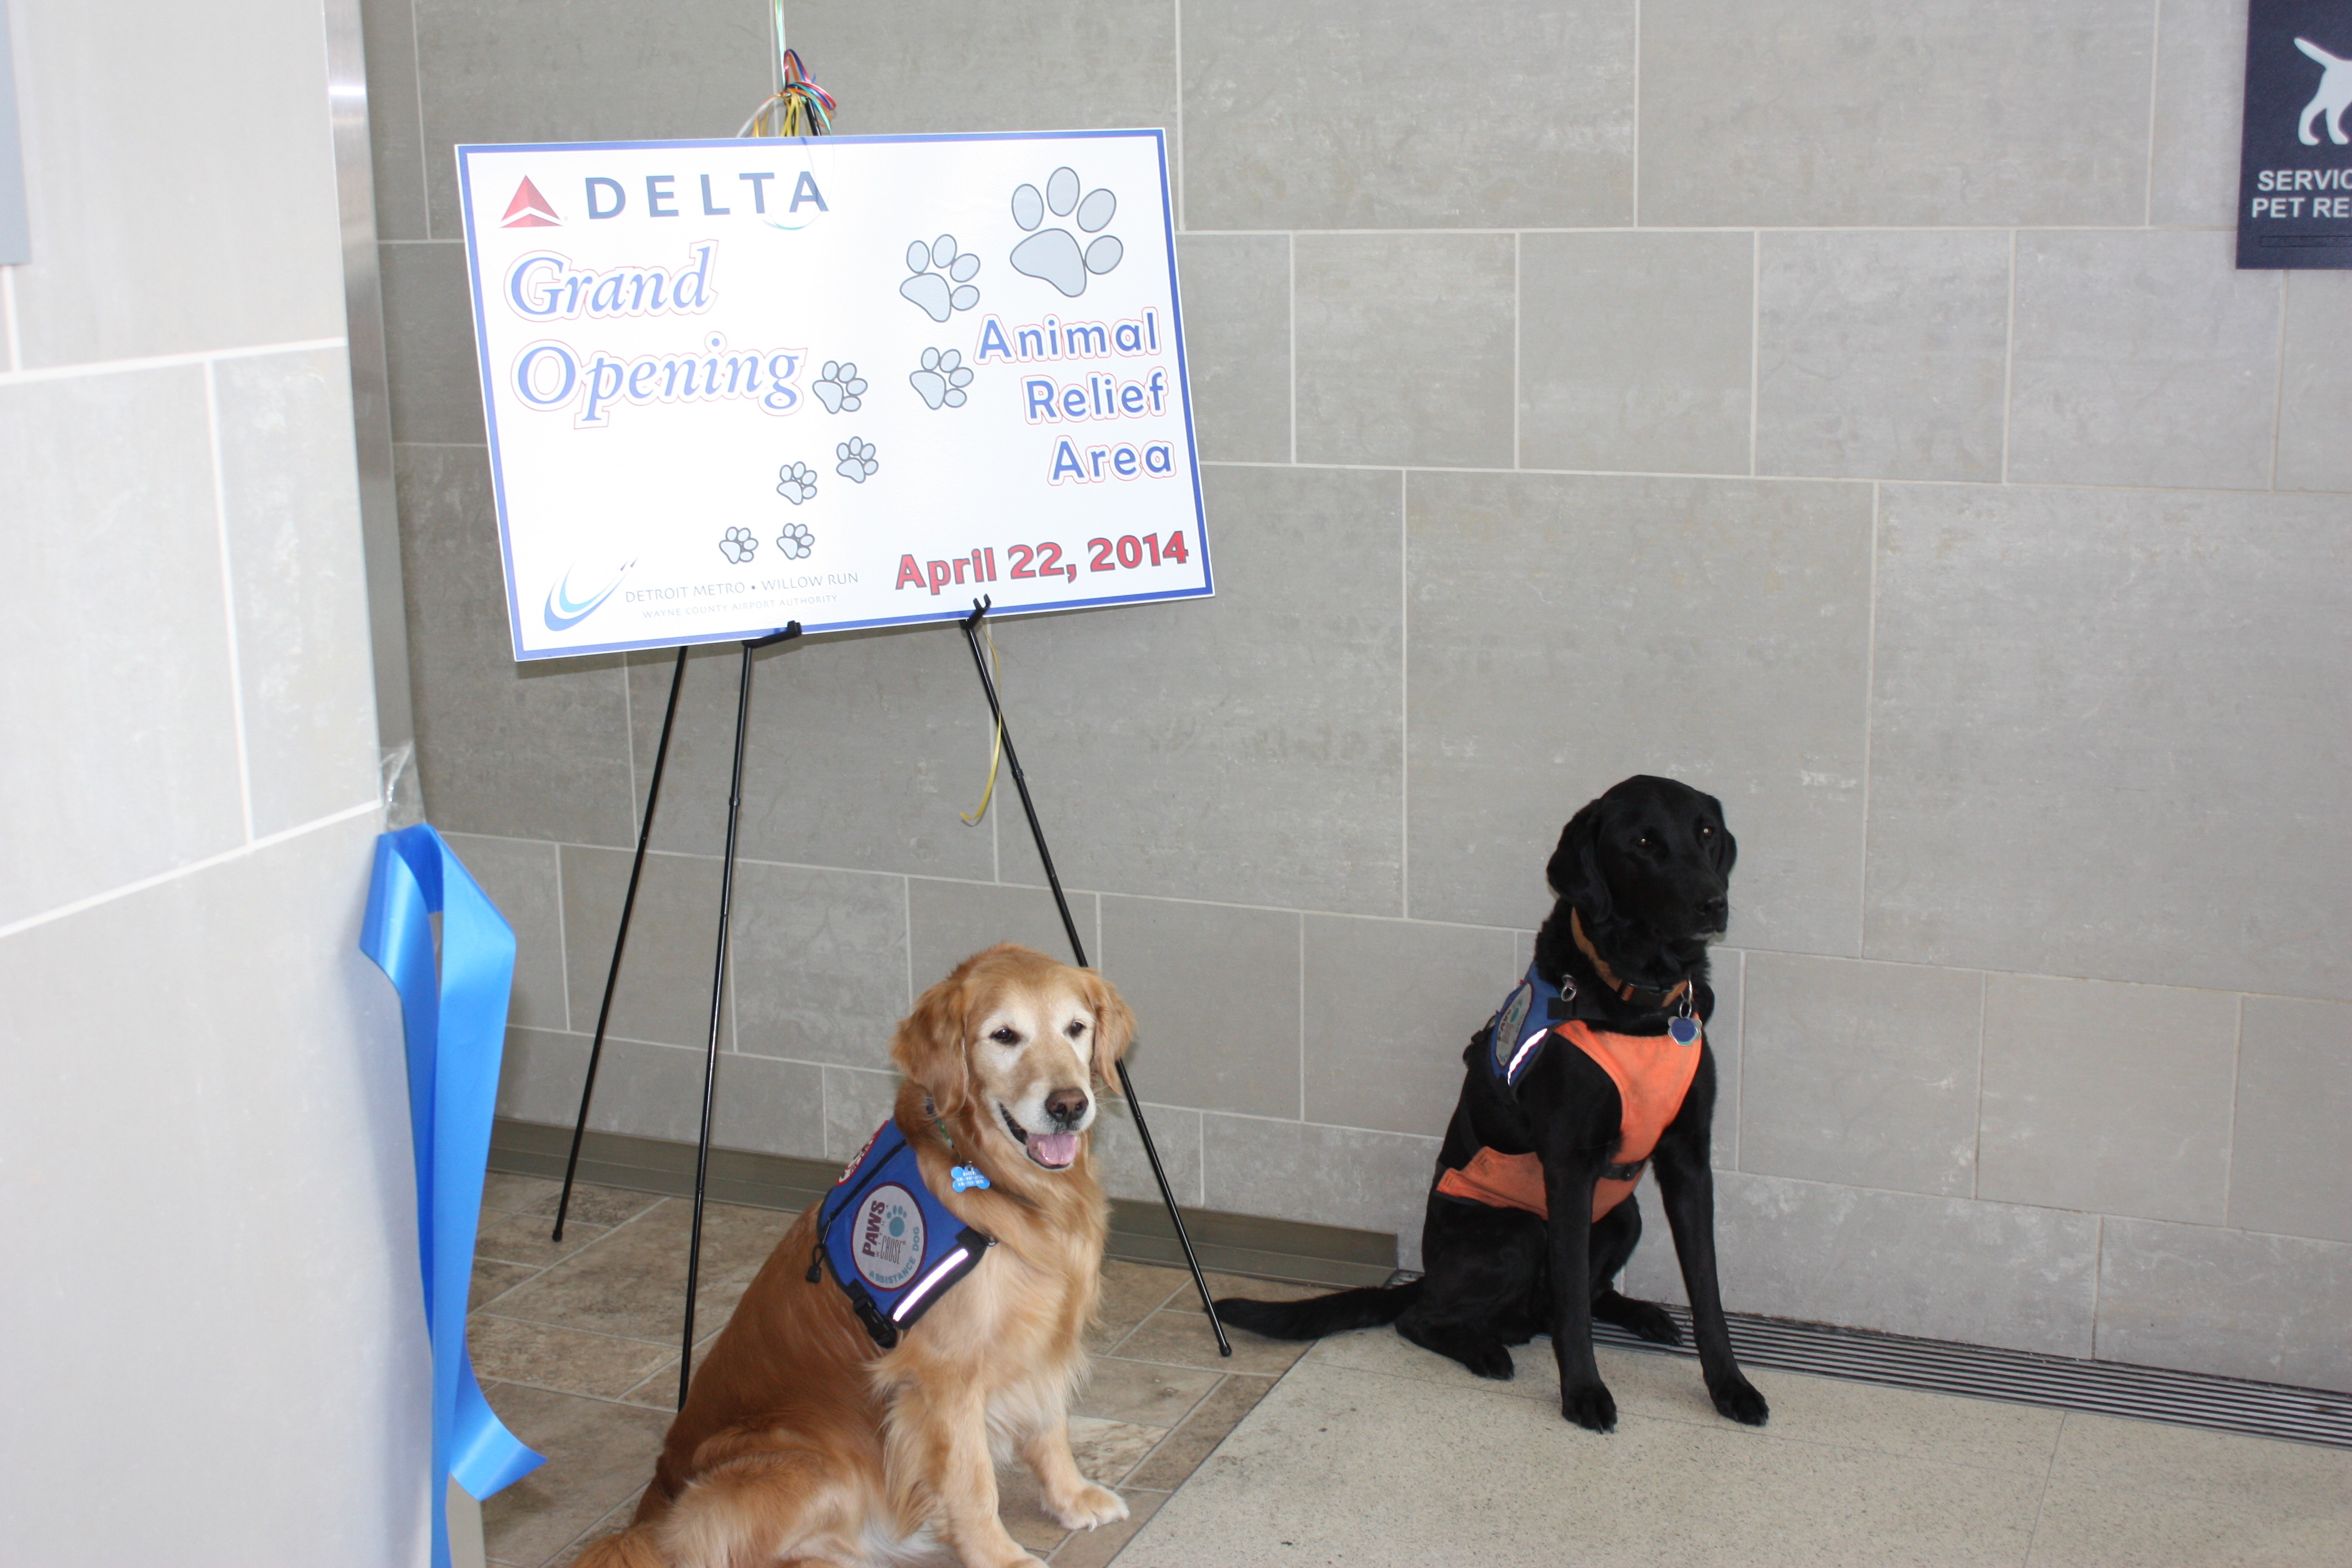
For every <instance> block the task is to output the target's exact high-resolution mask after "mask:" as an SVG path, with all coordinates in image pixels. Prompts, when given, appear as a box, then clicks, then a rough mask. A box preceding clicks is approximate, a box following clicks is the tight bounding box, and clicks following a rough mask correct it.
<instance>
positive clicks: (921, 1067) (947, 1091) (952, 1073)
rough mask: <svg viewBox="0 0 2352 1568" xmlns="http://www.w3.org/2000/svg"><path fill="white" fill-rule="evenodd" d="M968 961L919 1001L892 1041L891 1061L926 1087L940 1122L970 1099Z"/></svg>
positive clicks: (900, 1025) (911, 1078)
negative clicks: (966, 1031)
mask: <svg viewBox="0 0 2352 1568" xmlns="http://www.w3.org/2000/svg"><path fill="white" fill-rule="evenodd" d="M970 971H971V963H970V962H969V961H966V962H965V963H960V964H958V965H957V966H956V968H955V972H954V973H951V974H950V975H949V976H948V977H947V978H946V979H945V980H942V981H940V983H939V984H936V985H934V986H932V987H931V988H930V989H929V990H928V991H926V992H924V993H923V994H922V995H921V996H919V997H918V998H917V999H916V1001H915V1010H914V1011H913V1012H911V1013H909V1014H908V1015H907V1016H906V1017H905V1018H904V1019H903V1020H901V1021H900V1023H899V1025H898V1034H897V1035H895V1036H893V1037H892V1038H891V1041H890V1059H891V1060H892V1061H894V1062H896V1063H898V1070H899V1071H900V1072H902V1073H905V1074H906V1075H907V1077H908V1079H910V1080H912V1081H913V1082H915V1083H919V1084H920V1085H922V1087H923V1089H924V1092H926V1093H928V1094H929V1096H930V1097H931V1104H932V1106H933V1108H934V1109H936V1110H938V1112H939V1113H940V1115H941V1116H942V1117H947V1116H953V1115H955V1114H956V1113H957V1112H958V1111H960V1110H962V1109H963V1108H964V1106H965V1104H966V1103H967V1102H968V1101H969V1100H971V1043H970V1042H969V1041H967V1040H966V1039H965V1038H964V1017H965V1015H966V1013H967V1012H968V1011H969V1009H970V1005H971V981H970Z"/></svg>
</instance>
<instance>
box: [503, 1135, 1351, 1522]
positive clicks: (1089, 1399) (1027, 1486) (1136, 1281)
mask: <svg viewBox="0 0 2352 1568" xmlns="http://www.w3.org/2000/svg"><path fill="white" fill-rule="evenodd" d="M556 1192H557V1186H556V1184H555V1183H553V1182H551V1181H544V1180H541V1179H539V1178H537V1177H530V1176H514V1175H507V1174H503V1173H495V1172H494V1173H491V1175H490V1177H489V1180H488V1184H487V1185H486V1187H485V1190H484V1193H483V1198H482V1228H481V1239H480V1241H479V1242H478V1244H477V1246H476V1248H475V1262H474V1290H473V1308H474V1310H473V1319H472V1324H471V1338H470V1343H471V1346H472V1349H473V1354H474V1368H475V1371H476V1373H478V1375H479V1377H480V1378H481V1381H482V1389H483V1392H484V1393H485V1394H488V1397H489V1401H490V1405H491V1406H492V1408H494V1409H496V1410H497V1411H498V1412H499V1415H500V1416H501V1417H502V1418H503V1419H504V1420H505V1421H506V1423H507V1425H508V1426H509V1427H510V1428H511V1429H512V1430H513V1431H514V1433H515V1435H516V1436H519V1437H520V1438H521V1439H522V1440H523V1441H524V1442H526V1443H528V1444H530V1446H531V1447H534V1448H536V1449H537V1450H538V1451H539V1452H541V1453H542V1454H544V1455H546V1456H547V1463H546V1464H545V1465H544V1466H542V1467H541V1468H540V1469H538V1470H537V1471H535V1472H533V1473H532V1474H531V1475H530V1476H528V1477H525V1478H524V1479H522V1480H520V1481H519V1482H517V1483H516V1484H515V1485H514V1486H512V1487H509V1489H507V1490H505V1491H503V1492H501V1493H499V1495H498V1496H496V1497H494V1498H492V1499H490V1500H488V1502H487V1503H486V1504H485V1505H484V1506H483V1509H482V1517H483V1526H484V1531H485V1534H486V1536H487V1541H488V1551H489V1558H490V1561H491V1562H492V1563H495V1564H499V1565H500V1568H542V1565H546V1568H562V1565H563V1564H566V1563H570V1562H571V1561H572V1554H573V1553H574V1552H576V1551H577V1550H578V1549H579V1548H580V1547H581V1546H582V1545H583V1544H585V1543H586V1542H589V1541H592V1540H593V1539H595V1538H596V1537H597V1536H599V1535H602V1534H605V1533H607V1532H610V1531H616V1530H618V1529H619V1528H621V1526H622V1525H623V1524H624V1523H625V1521H627V1519H628V1517H629V1515H630V1513H631V1512H632V1511H633V1510H635V1507H636V1500H637V1493H638V1491H639V1490H640V1489H642V1488H643V1487H644V1485H645V1483H646V1479H648V1478H649V1477H650V1476H651V1475H652V1474H653V1463H654V1458H655V1455H656V1453H657V1452H658V1451H659V1449H660V1447H661V1437H662V1433H663V1431H664V1430H665V1429H666V1428H667V1426H668V1425H669V1417H670V1413H671V1411H672V1410H673V1409H674V1408H675V1406H676V1404H677V1331H678V1308H679V1303H680V1300H681V1299H682V1297H683V1294H684V1291H685V1281H686V1238H687V1230H688V1224H689V1220H690V1214H689V1205H688V1204H687V1203H685V1202H684V1201H683V1200H681V1199H677V1198H662V1197H656V1196H654V1195H652V1194H645V1193H632V1192H622V1191H618V1190H615V1189H612V1188H605V1187H581V1188H578V1189H576V1190H575V1191H574V1193H573V1194H572V1217H571V1221H570V1223H569V1224H567V1225H566V1226H565V1227H564V1237H563V1242H562V1245H561V1246H557V1245H555V1244H553V1243H551V1242H550V1241H549V1240H548V1231H549V1228H550V1226H551V1222H552V1216H553V1215H554V1213H555V1200H556ZM792 1220H793V1215H788V1214H784V1213H782V1212H779V1211H777V1210H773V1209H758V1208H747V1207H741V1206H739V1205H731V1204H712V1205H709V1206H708V1207H707V1208H706V1209H705V1211H704V1214H703V1231H702V1237H703V1252H702V1283H701V1289H700V1297H699V1303H698V1308H697V1318H698V1326H700V1325H708V1328H707V1331H706V1332H705V1333H704V1335H703V1342H705V1343H708V1342H709V1339H710V1338H712V1337H715V1336H716V1335H717V1333H718V1331H719V1329H720V1328H722V1327H724V1326H725V1324H726V1321H727V1316H728V1314H729V1313H730V1312H731V1311H733V1310H734V1308H735V1302H736V1300H738V1299H739V1298H740V1296H741V1295H742V1293H743V1289H744V1287H745V1286H746V1285H748V1284H749V1283H750V1282H751V1276H752V1275H753V1274H755V1273H757V1272H758V1270H759V1268H760V1265H761V1263H763V1262H765V1261H766V1259H767V1256H768V1254H769V1252H770V1251H771V1250H772V1249H773V1247H774V1246H775V1244H776V1241H777V1239H778V1238H779V1237H782V1235H783V1233H784V1231H785V1229H786V1227H787V1226H790V1225H791V1223H792ZM1103 1273H1104V1281H1103V1308H1102V1316H1103V1322H1102V1325H1101V1326H1100V1327H1099V1328H1098V1329H1097V1330H1096V1331H1095V1332H1094V1334H1093V1335H1092V1337H1091V1339H1090V1345H1091V1348H1092V1349H1093V1352H1094V1367H1095V1371H1094V1378H1093V1381H1092V1382H1091V1384H1089V1385H1088V1386H1087V1391H1086V1393H1085V1394H1084V1395H1083V1396H1082V1397H1081V1398H1080V1399H1079V1401H1078V1403H1077V1405H1076V1415H1075V1416H1074V1417H1073V1419H1072V1421H1071V1423H1070V1428H1071V1436H1072V1438H1073V1447H1075V1448H1076V1451H1077V1456H1078V1463H1079V1465H1080V1468H1083V1469H1085V1470H1086V1472H1087V1474H1088V1475H1089V1476H1091V1477H1092V1478H1094V1479H1096V1480H1097V1481H1100V1482H1101V1483H1102V1484H1104V1485H1106V1486H1110V1487H1115V1488H1116V1489H1118V1492H1119V1493H1120V1495H1121V1496H1123V1497H1125V1498H1126V1499H1127V1500H1128V1506H1129V1509H1131V1510H1133V1513H1132V1515H1131V1517H1130V1518H1129V1519H1128V1520H1127V1521H1124V1522H1122V1523H1120V1524H1118V1525H1114V1526H1109V1527H1107V1528H1105V1529H1102V1530H1098V1531H1077V1532H1076V1533H1072V1532H1070V1531H1064V1530H1063V1529H1062V1528H1061V1527H1060V1526H1059V1525H1057V1524H1055V1523H1054V1522H1053V1521H1051V1520H1049V1519H1047V1518H1046V1517H1045V1513H1044V1512H1043V1510H1041V1509H1040V1508H1039V1507H1038V1504H1037V1498H1036V1489H1035V1483H1034V1481H1033V1480H1032V1479H1030V1477H1029V1475H1028V1473H1027V1472H1026V1471H1024V1470H1022V1469H1020V1468H1018V1467H1013V1468H1007V1469H1005V1470H1003V1471H1002V1472H1000V1473H999V1476H998V1484H999V1486H1000V1487H1001V1488H1002V1489H1003V1513H1004V1521H1005V1527H1006V1528H1007V1529H1008V1530H1010V1531H1012V1532H1013V1537H1014V1539H1016V1540H1018V1541H1019V1542H1021V1543H1022V1544H1023V1545H1024V1546H1026V1547H1028V1548H1029V1549H1030V1550H1031V1551H1032V1552H1036V1553H1037V1554H1038V1555H1039V1556H1041V1557H1044V1558H1045V1559H1047V1560H1048V1561H1050V1562H1052V1563H1055V1564H1056V1565H1057V1568H1069V1565H1076V1568H1092V1565H1095V1564H1100V1563H1108V1562H1109V1561H1110V1559H1111V1558H1112V1556H1114V1555H1115V1554H1116V1553H1117V1552H1118V1549H1119V1548H1120V1547H1121V1546H1123V1545H1124V1544H1126V1542H1127V1541H1128V1539H1129V1537H1130V1536H1131V1535H1132V1534H1133V1533H1134V1531H1136V1530H1137V1529H1139V1527H1140V1526H1141V1525H1142V1524H1143V1522H1144V1521H1146V1520H1148V1519H1150V1517H1151V1515H1152V1513H1153V1511H1154V1510H1157V1509H1158V1508H1159V1507H1160V1505H1161V1504H1162V1503H1163V1502H1165V1501H1166V1500H1167V1499H1168V1497H1169V1494H1170V1493H1171V1491H1173V1490H1174V1489H1176V1488H1177V1487H1180V1486H1181V1485H1182V1484H1183V1483H1184V1480H1185V1479H1186V1478H1187V1477H1188V1476H1190V1475H1191V1474H1192V1471H1193V1469H1194V1468H1195V1467H1197V1466H1198V1465H1199V1464H1200V1463H1201V1461H1202V1459H1203V1458H1207V1457H1208V1455H1209V1453H1210V1451H1211V1450H1213V1449H1214V1448H1215V1447H1216V1446H1217V1445H1218V1443H1220V1442H1221V1441H1223V1438H1224V1436H1225V1435H1226V1434H1227V1433H1228V1432H1230V1431H1231V1430H1232V1429H1233V1427H1234V1424H1235V1423H1236V1422H1238V1421H1239V1420H1240V1419H1241V1418H1242V1417H1243V1416H1244V1415H1247V1414H1248V1413H1249V1412H1250V1410H1251V1408H1252V1407H1253V1406H1255V1405H1256V1404H1257V1403H1258V1401H1259V1400H1260V1399H1262V1398H1264V1397H1265V1394H1266V1393H1267V1391H1268V1390H1269V1389H1271V1388H1272V1387H1273V1386H1274V1383H1275V1380H1276V1378H1278V1377H1280V1376H1281V1375H1282V1373H1284V1372H1285V1371H1286V1370H1287V1369H1288V1368H1289V1366H1290V1365H1291V1363H1293V1362H1295V1361H1297V1359H1298V1357H1299V1355H1300V1354H1301V1353H1302V1352H1305V1351H1306V1350H1307V1348H1308V1347H1307V1346H1305V1345H1288V1344H1276V1343H1273V1342H1268V1341H1265V1340H1257V1339H1255V1338H1250V1337H1248V1336H1236V1342H1235V1344H1234V1356H1233V1359H1232V1360H1230V1361H1223V1360H1221V1359H1220V1358H1219V1356H1218V1355H1217V1346H1216V1342H1215V1340H1214V1339H1213V1338H1212V1336H1211V1335H1210V1332H1209V1328H1208V1322H1207V1320H1206V1319H1205V1318H1203V1317H1202V1314H1201V1312H1200V1310H1199V1301H1198V1300H1197V1298H1196V1297H1195V1296H1194V1295H1193V1293H1192V1281H1191V1279H1189V1278H1188V1277H1187V1276H1186V1275H1185V1274H1184V1273H1183V1271H1182V1270H1181V1269H1173V1268H1148V1267H1145V1266H1142V1265H1139V1264H1130V1263H1118V1262H1112V1263H1108V1264H1106V1265H1105V1266H1104V1270H1103ZM1209 1278H1210V1286H1211V1288H1212V1289H1215V1290H1217V1291H1219V1292H1221V1293H1222V1292H1223V1291H1226V1290H1230V1289H1246V1290H1248V1291H1250V1292H1251V1293H1253V1294H1258V1295H1279V1294H1283V1293H1284V1292H1285V1291H1286V1289H1288V1290H1289V1291H1290V1293H1293V1294H1299V1295H1305V1294H1311V1293H1313V1291H1314V1290H1315V1289H1318V1287H1296V1288H1286V1287H1283V1286H1278V1285H1270V1284H1268V1283H1267V1282H1266V1281H1265V1280H1257V1279H1249V1280H1244V1279H1236V1278H1233V1277H1230V1276H1220V1275H1211V1276H1210V1277H1209ZM1244 1340H1246V1341H1247V1342H1243V1341H1244Z"/></svg>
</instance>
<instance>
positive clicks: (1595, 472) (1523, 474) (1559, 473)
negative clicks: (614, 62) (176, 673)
mask: <svg viewBox="0 0 2352 1568" xmlns="http://www.w3.org/2000/svg"><path fill="white" fill-rule="evenodd" d="M394 445H395V446H458V445H469V446H471V447H472V448H473V449H474V450H476V451H480V450H482V449H483V448H482V447H481V446H480V444H479V443H459V442H453V441H444V442H424V441H415V442H394ZM1201 466H1202V468H1288V467H1289V466H1290V465H1289V464H1287V463H1256V462H1246V461H1242V460H1239V459H1235V458H1202V462H1201ZM1300 466H1301V467H1304V468H1318V469H1326V470H1328V471H1329V472H1332V473H1335V474H1358V473H1377V474H1385V473H1392V472H1394V471H1395V469H1396V465H1395V464H1394V463H1336V462H1314V463H1307V464H1302V465H1300ZM1412 468H1413V470H1414V471H1415V472H1417V473H1423V474H1472V475H1478V476H1484V477H1491V478H1495V479H1521V478H1528V479H1701V480H1728V479H1754V480H1756V481H1757V482H1758V483H1759V484H1767V485H1866V484H1870V483H1872V482H1874V481H1872V480H1871V479H1866V478H1856V479H1848V478H1844V477H1843V476H1839V475H1834V474H1752V475H1751V474H1739V473H1727V472H1725V471H1723V470H1721V469H1717V471H1715V472H1713V473H1706V472H1691V471H1680V472H1669V471H1664V470H1644V469H1639V468H1517V469H1512V468H1470V467H1466V466H1465V465H1462V464H1458V463H1455V464H1448V463H1414V464H1412ZM1885 482H1887V483H1889V484H1906V485H1936V486H1938V487H1940V488H1942V489H1991V488H1993V487H1994V486H1995V485H1997V484H2000V483H2001V482H2003V481H2000V480H1997V479H1920V478H1914V477H1909V476H1905V477H1901V478H1897V479H1889V480H1887V481H1885ZM2023 482H2024V483H2025V484H2028V485H2031V486H2032V488H2033V489H2038V490H2105V491H2117V492H2121V493H2124V494H2127V495H2168V496H2178V495H2191V496H2217V497H2219V496H2246V495H2260V494H2262V493H2263V492H2262V491H2261V490H2260V489H2257V488H2254V487H2250V486H2244V485H2115V484H2092V483H2088V482H2086V481H2083V480H2076V479H2029V480H2025V481H2023ZM2285 493H2287V494H2291V495H2341V494H2342V493H2343V492H2342V491H2341V490H2320V489H2302V490H2290V491H2287V492H2285Z"/></svg>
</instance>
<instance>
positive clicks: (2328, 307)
mask: <svg viewBox="0 0 2352 1568" xmlns="http://www.w3.org/2000/svg"><path fill="white" fill-rule="evenodd" d="M2285 278H2286V334H2285V337H2284V340H2283V341H2284V346H2285V353H2286V363H2285V366H2284V373H2283V374H2282V378H2281V381H2280V384H2279V433H2278V477H2277V484H2278V488H2279V489H2283V490H2352V439H2347V438H2346V435H2345V432H2346V431H2347V429H2352V354H2347V353H2345V352H2344V345H2345V344H2346V343H2347V342H2352V273H2347V272H2289V273H2287V274H2285Z"/></svg>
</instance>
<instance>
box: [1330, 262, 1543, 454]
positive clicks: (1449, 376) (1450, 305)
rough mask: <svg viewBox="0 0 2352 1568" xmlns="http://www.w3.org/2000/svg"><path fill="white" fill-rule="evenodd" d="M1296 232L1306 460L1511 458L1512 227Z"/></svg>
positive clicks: (1512, 397) (1513, 311) (1513, 312)
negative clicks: (1506, 230) (1494, 230)
mask: <svg viewBox="0 0 2352 1568" xmlns="http://www.w3.org/2000/svg"><path fill="white" fill-rule="evenodd" d="M1291 244H1292V246H1293V254H1294V256H1295V258H1296V262H1297V273H1296V282H1295V284H1294V288H1295V290H1296V295H1295V300H1296V305H1295V308H1296V310H1297V347H1296V349H1295V350H1294V352H1295V353H1296V354H1297V377H1298V394H1297V421H1298V460H1299V461H1300V462H1303V463H1399V462H1402V463H1416V464H1432V465H1437V466H1441V467H1446V468H1507V467H1509V466H1510V462H1511V410H1512V403H1513V399H1514V393H1513V390H1512V374H1513V371H1512V362H1513V350H1512V333H1513V323H1514V321H1515V320H1516V316H1517V312H1516V310H1515V308H1514V305H1513V302H1512V293H1513V287H1512V280H1513V277H1514V269H1515V262H1514V254H1515V252H1514V241H1513V238H1512V237H1511V236H1509V235H1504V234H1427V235H1418V234H1416V235H1401V234H1348V235H1332V234H1312V235H1307V234H1303V235H1299V236H1297V237H1295V238H1294V239H1293V240H1292V242H1291Z"/></svg>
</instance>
